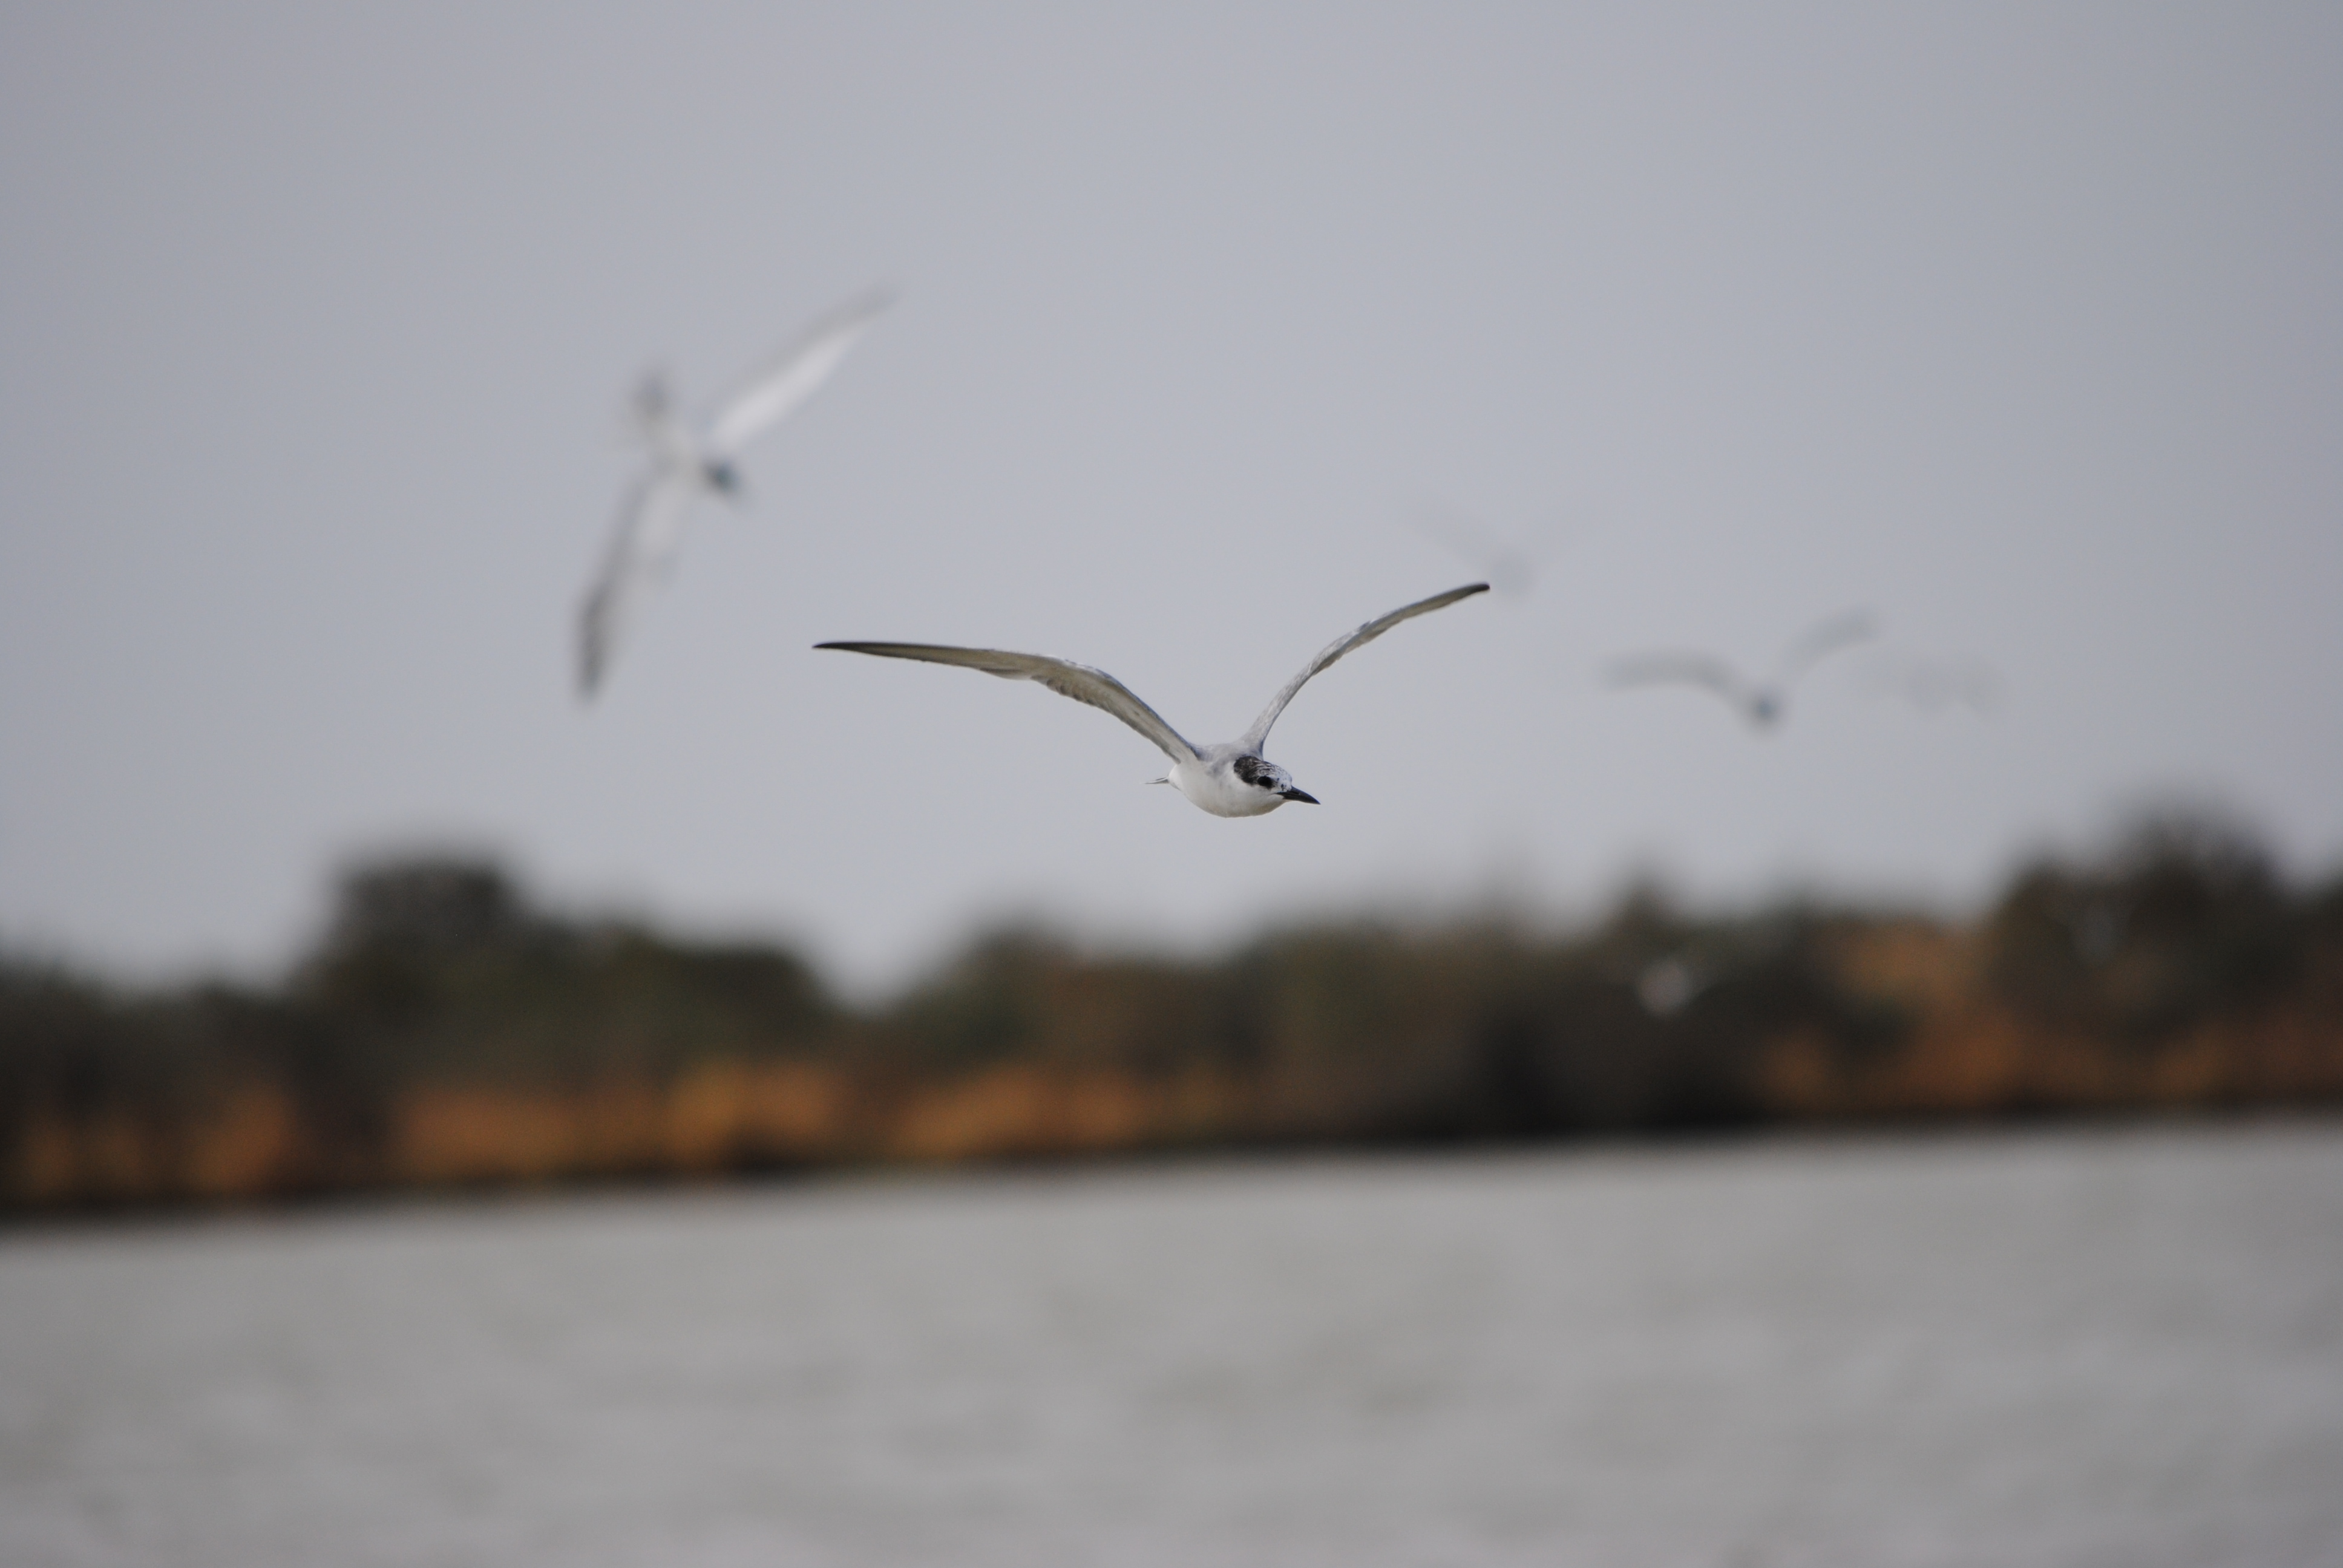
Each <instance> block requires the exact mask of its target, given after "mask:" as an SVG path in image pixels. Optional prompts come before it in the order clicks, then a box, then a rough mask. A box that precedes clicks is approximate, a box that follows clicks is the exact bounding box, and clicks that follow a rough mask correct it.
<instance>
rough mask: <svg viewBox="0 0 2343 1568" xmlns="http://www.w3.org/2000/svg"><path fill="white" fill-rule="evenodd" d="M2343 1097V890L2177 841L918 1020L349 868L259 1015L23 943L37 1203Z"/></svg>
mask: <svg viewBox="0 0 2343 1568" xmlns="http://www.w3.org/2000/svg"><path fill="white" fill-rule="evenodd" d="M2338 1103H2343V885H2330V886H2328V887H2327V888H2325V889H2324V890H2310V891H2304V890H2296V889H2292V888H2289V887H2288V886H2287V885H2286V884H2285V883H2284V882H2283V881H2282V879H2280V878H2278V876H2277V874H2276V873H2275V872H2274V871H2273V869H2271V868H2270V866H2269V865H2268V861H2267V860H2266V859H2264V858H2263V857H2262V856H2261V855H2260V854H2259V853H2258V852H2257V851H2256V850H2255V849H2253V847H2252V846H2251V845H2250V843H2248V842H2247V841H2246V840H2245V839H2242V838H2241V837H2239V836H2238V835H2237V834H2235V833H2225V832H2222V831H2218V830H2216V829H2209V828H2207V827H2205V826H2203V825H2202V824H2191V823H2188V822H2171V821H2167V822H2162V823H2152V824H2150V825H2148V826H2147V827H2146V828H2144V829H2140V830H2139V831H2137V832H2136V833H2135V834H2133V835H2132V836H2131V838H2130V839H2127V840H2126V841H2125V842H2124V843H2123V844H2121V845H2120V846H2119V847H2118V848H2117V849H2115V850H2113V851H2111V852H2110V853H2109V854H2107V856H2105V857H2103V858H2102V859H2100V860H2098V861H2097V862H2095V863H2091V864H2086V865H2074V864H2066V863H2061V862H2056V861H2047V862H2044V863H2042V864H2039V865H2036V866H2035V867H2033V868H2031V869H2028V870H2027V871H2026V872H2025V873H2024V874H2022V875H2021V876H2020V877H2018V878H2017V879H2016V881H2015V882H2014V883H2013V884H2012V886H2011V887H2010V889H2009V890H2008V891H2007V892H2006V894H2005V896H2004V897H2003V898H2002V899H2001V900H1999V902H1998V903H1997V904H1996V907H1995V908H1994V909H1993V910H1991V911H1990V912H1989V913H1988V914H1987V915H1986V917H1985V918H1983V919H1982V920H1977V921H1975V922H1972V923H1967V924H1955V923H1949V922H1946V921H1941V920H1930V919H1925V918H1920V917H1916V916H1913V915H1909V914H1866V913H1862V912H1857V911H1847V910H1827V909H1820V908H1814V907H1805V906H1796V907H1789V908H1784V909H1777V910H1770V911H1765V912H1762V913H1759V914H1755V915H1752V916H1747V917H1743V918H1739V919H1734V920H1694V919H1691V918H1688V917H1686V916H1684V915H1683V914H1681V913H1679V912H1677V911H1675V910H1673V909H1671V908H1670V907H1669V906H1668V905H1667V904H1666V902H1665V901H1664V900H1660V899H1658V898H1657V897H1655V896H1654V895H1652V894H1650V893H1648V892H1643V893H1637V894H1634V895H1631V896H1630V897H1629V898H1628V899H1627V900H1624V902H1623V903H1622V904H1621V906H1620V907H1619V908H1618V910H1615V911H1614V913H1613V915H1612V916H1611V917H1610V918H1609V919H1608V920H1605V921H1604V922H1603V923H1601V924H1600V925H1598V926H1596V927H1594V929H1592V930H1587V931H1584V932H1581V933H1578V934H1575V935H1570V936H1564V937H1548V936H1540V935H1536V934H1534V933H1530V932H1526V931H1523V930H1519V929H1516V928H1513V927H1511V926H1508V925H1505V924H1503V923H1484V924H1465V925H1459V926H1453V927H1450V928H1446V929H1441V930H1421V929H1408V928H1404V927H1402V926H1397V925H1376V924H1358V925H1352V926H1341V927H1330V928H1322V929H1317V930H1295V931H1287V932H1282V933H1272V934H1270V935H1266V936H1263V937H1262V938H1260V939H1258V940H1255V941H1254V942H1253V943H1252V945H1250V946H1248V947H1246V948H1243V949H1242V950H1238V951H1237V952H1235V953H1233V954H1232V955H1230V956H1228V957H1227V958H1224V959H1222V960H1217V961H1211V962H1172V961H1169V960H1152V959H1147V958H1140V957H1129V956H1121V957H1116V956H1099V955H1089V954H1084V953H1082V952H1081V951H1079V950H1075V949H1073V948H1071V947H1070V946H1068V945H1066V944H1063V943H1061V942H1057V941H1054V940H1050V939H1048V938H1046V937H1041V936H1036V935H1033V934H1031V933H1009V934H1003V935H996V936H993V937H990V938H988V939H986V940H982V941H980V942H979V943H977V944H976V945H975V946H973V947H972V948H970V950H968V951H967V952H966V953H965V954H963V955H962V956H961V957H960V959H959V960H957V961H956V962H955V963H953V964H952V965H950V967H948V968H947V969H946V970H944V971H943V972H941V973H940V974H938V975H936V976H935V977H933V978H932V979H931V980H929V981H928V982H926V983H925V984H922V985H920V987H918V988H916V989H915V990H912V991H911V992H910V994H909V995H907V996H905V997H904V998H902V999H901V1000H899V1001H897V1002H895V1003H893V1004H892V1005H890V1006H887V1007H883V1008H879V1009H874V1010H861V1011H856V1010H848V1009H845V1008H842V1007H840V1006H839V1005H837V1004H836V1003H835V1002H833V1001H832V1000H830V998H829V997H828V995H827V994H826V993H825V992H824V990H822V988H821V986H820V984H819V982H818V980H816V978H815V977H814V975H813V974H812V972H811V971H810V970H809V969H808V968H807V967H806V966H805V965H804V964H803V963H802V962H800V961H799V960H797V959H795V958H794V957H792V956H791V955H789V954H788V953H786V952H782V951H779V950H773V949H769V948H759V947H753V946H730V947H717V946H705V945H698V946H695V945H689V944H684V943H679V942H675V941H672V940H666V939H664V938H661V937H659V936H658V935H656V934H654V933H651V932H649V931H645V930H640V929H638V928H634V927H629V926H625V925H619V924H613V923H608V922H579V921H570V920H559V919H556V918H553V917H550V916H548V915H547V914H545V913H543V912H542V911H539V910H535V909H532V908H531V907H529V906H528V903H527V902H526V901H525V900H523V899H522V898H521V897H520V896H519V895H518V892H517V891H516V890H515V889H514V888H513V886H512V884H511V883H510V882H509V880H508V879H506V878H505V877H504V876H503V875H501V874H500V873H498V871H496V870H495V869H492V868H488V867H485V866H478V865H469V864H458V863H447V862H438V861H417V862H411V863H403V864H389V865H382V866H376V867H372V868H367V869H360V870H358V871H357V872H355V873H353V874H352V875H351V876H349V877H348V878H347V879H345V882H344V884H343V887H342V890H341V900H340V906H339V911H338V914H337V918H336V920H335V921H334V923H333V925H332V927H331V929H330V930H328V931H327V933H326V934H325V936H324V938H323V940H321V941H320V942H319V944H318V946H317V950H316V951H315V952H314V953H313V954H312V955H311V956H310V957H309V958H308V959H307V960H305V961H304V962H303V963H302V964H301V965H300V966H299V967H298V968H297V970H296V971H295V972H294V973H293V974H291V975H290V976H289V977H288V978H287V980H286V981H285V982H284V984H282V985H281V986H279V987H277V988H275V989H273V990H268V991H266V992H255V991H245V990H231V989H227V988H223V987H216V986H211V987H200V988H196V989H194V990H186V991H181V992H172V993H165V994H149V995H143V996H126V995H122V994H118V993H116V992H115V991H113V990H109V989H107V988H106V987H103V986H101V985H98V984H96V983H95V982H92V981H90V980H85V979H81V978H77V977H75V976H73V975H70V974H66V973H64V972H61V971H59V970H55V969H54V968H41V967H36V966H31V965H26V964H23V963H8V962H5V961H0V1206H5V1207H6V1208H9V1209H14V1210H16V1211H36V1210H43V1209H53V1208H59V1207H67V1206H77V1205H89V1204H103V1203H123V1202H132V1203H154V1202H168V1201H218V1200H228V1199H249V1198H256V1197H268V1196H278V1195H290V1194H297V1193H303V1192H315V1191H343V1190H354V1189H367V1188H387V1187H400V1186H442V1187H444V1186H472V1185H485V1184H508V1183H532V1182H554V1181H571V1180H578V1179H608V1178H618V1177H642V1176H649V1175H672V1176H693V1175H706V1174H711V1173H719V1172H726V1171H752V1170H779V1169H801V1168H809V1167H818V1166H833V1165H843V1164H857V1163H870V1162H880V1161H915V1162H938V1161H970V1160H986V1159H1001V1158H1029V1159H1030V1158H1055V1157H1066V1156H1078V1155H1098V1154H1108V1153H1118V1152H1130V1151H1151V1150H1154V1151H1161V1150H1178V1149H1190V1148H1199V1147H1211V1146H1218V1147H1230V1146H1238V1145H1253V1146H1262V1145H1273V1144H1286V1145H1291V1144H1297V1143H1306V1142H1328V1141H1342V1142H1368V1141H1458V1140H1472V1139H1523V1138H1542V1137H1553V1136H1561V1135H1567V1134H1570V1133H1574V1132H1581V1131H1605V1132H1613V1133H1618V1132H1635V1131H1666V1130H1673V1129H1687V1128H1702V1127H1723V1126H1732V1125H1745V1124H1752V1123H1757V1122H1765V1121H1841V1122H1844V1121H1865V1120H1876V1119H1896V1120H1904V1121H1912V1120H1918V1119H1926V1118H1939V1119H1941V1118H1953V1117H1959V1118H1979V1117H1990V1116H2000V1115H2010V1114H2041V1113H2054V1112H2055V1113H2063V1114H2080V1113H2090V1112H2107V1111H2127V1112H2137V1111H2160V1110H2168V1109H2175V1108H2206V1107H2241V1106H2308V1105H2335V1104H2338Z"/></svg>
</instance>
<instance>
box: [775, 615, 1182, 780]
mask: <svg viewBox="0 0 2343 1568" xmlns="http://www.w3.org/2000/svg"><path fill="white" fill-rule="evenodd" d="M814 646H815V647H816V648H836V649H838V650H839V651H840V652H841V653H869V654H876V655H877V656H878V657H879V658H916V659H922V660H924V661H926V662H927V663H929V664H957V665H961V666H964V667H966V668H970V669H980V670H982V671H984V673H985V674H987V675H997V676H999V677H1001V678H1002V679H1003V680H1033V681H1039V682H1040V683H1041V685H1043V686H1046V687H1048V688H1049V689H1051V690H1052V691H1054V692H1056V693H1057V694H1058V695H1059V696H1061V697H1071V698H1072V699H1074V700H1075V701H1076V702H1087V703H1089V704H1090V705H1091V707H1092V708H1096V709H1101V710H1103V711H1105V712H1108V713H1111V714H1113V715H1114V716H1115V717H1116V718H1117V719H1121V720H1122V721H1123V722H1124V723H1125V724H1128V725H1130V726H1131V728H1132V729H1136V730H1138V731H1139V732H1140V733H1141V735H1144V736H1146V737H1147V739H1150V740H1152V741H1153V742H1155V744H1156V745H1158V746H1160V747H1161V748H1162V749H1163V753H1164V755H1165V756H1167V757H1169V758H1171V759H1172V761H1174V762H1193V761H1195V760H1196V749H1195V748H1194V747H1193V746H1191V745H1189V744H1188V742H1187V741H1186V739H1183V738H1182V736H1181V734H1180V732H1179V731H1178V730H1176V729H1172V727H1171V726H1170V725H1169V724H1166V723H1165V722H1163V716H1162V715H1161V714H1160V713H1158V712H1156V711H1155V709H1151V708H1150V707H1148V706H1147V704H1145V703H1144V702H1141V701H1140V700H1139V699H1138V697H1137V696H1136V695H1135V694H1134V693H1133V692H1132V691H1131V688H1129V687H1127V686H1125V685H1123V683H1122V682H1121V681H1120V680H1117V679H1116V678H1114V677H1113V676H1111V675H1109V674H1108V673H1107V672H1106V671H1105V670H1103V669H1092V668H1091V667H1090V666H1089V665H1087V664H1076V663H1074V662H1073V661H1072V660H1071V659H1064V658H1050V657H1048V656H1047V655H1045V654H1039V653H1003V652H1001V650H1000V649H998V648H941V647H939V646H937V645H936V644H934V643H929V642H818V643H816V644H814Z"/></svg>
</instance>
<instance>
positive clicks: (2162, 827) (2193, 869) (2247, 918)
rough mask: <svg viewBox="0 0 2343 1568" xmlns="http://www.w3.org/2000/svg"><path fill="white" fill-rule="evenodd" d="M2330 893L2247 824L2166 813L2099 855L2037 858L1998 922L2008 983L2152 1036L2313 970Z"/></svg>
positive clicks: (2086, 1025) (1994, 931)
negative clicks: (2310, 882)
mask: <svg viewBox="0 0 2343 1568" xmlns="http://www.w3.org/2000/svg"><path fill="white" fill-rule="evenodd" d="M2320 924H2321V917H2320V915H2319V904H2318V901H2317V900H2315V899H2314V900H2301V899H2297V898H2295V897H2293V896H2291V895H2290V894H2289V893H2288V890H2287V889H2286V888H2285V887H2284V885H2283V884H2282V883H2281V881H2280V880H2279V879H2278V873H2277V871H2276V869H2274V868H2273V867H2272V865H2271V864H2270V861H2269V859H2268V855H2267V854H2266V853H2264V851H2263V850H2262V849H2260V847H2259V846H2258V844H2256V843H2255V842H2254V841H2253V840H2252V839H2250V838H2248V837H2247V835H2246V834H2245V833H2244V832H2242V831H2241V830H2239V829H2237V828H2235V827H2233V826H2230V825H2227V824H2225V823H2222V822H2220V821H2218V820H2217V819H2208V818H2205V817H2201V816H2170V815H2167V816H2160V817H2157V818H2153V819H2149V820H2147V822H2145V823H2143V824H2141V825H2140V826H2138V827H2137V828H2135V829H2133V830H2132V831H2131V832H2130V833H2129V834H2128V835H2127V837H2126V838H2125V839H2122V840H2121V841H2120V842H2119V843H2118V844H2117V847H2116V849H2115V850H2114V851H2113V852H2112V853H2111V854H2109V855H2107V856H2106V857H2105V858H2103V859H2100V860H2099V861H2098V862H2097V863H2096V864H2083V865H2077V864H2072V863H2069V862H2066V861H2063V860H2058V859H2044V860H2041V861H2039V862H2037V863H2036V864H2034V865H2032V866H2029V867H2028V868H2026V869H2025V870H2024V871H2023V872H2021V873H2020V874H2019V876H2018V878H2017V880H2016V884H2015V885H2014V886H2013V887H2012V888H2011V890H2010V891H2009V892H2008V893H2007V894H2006V896H2005V897H2004V898H2003V900H2002V901H2001V903H2000V905H1999V906H1998V907H1997V908H1996V910H1995V911H1994V913H1993V916H1992V918H1991V920H1990V921H1989V923H1988V927H1987V938H1988V940H1989V943H1990V950H1991V960H1990V961H1991V972H1992V976H1993V980H1994V982H1995V984H1996V986H1997V987H1998V988H1999V990H2001V992H2002V993H2003V994H2004V995H2005V996H2006V998H2007V999H2008V1000H2010V1001H2011V1002H2013V1003H2014V1004H2015V1005H2016V1006H2018V1007H2020V1008H2021V1009H2024V1010H2027V1011H2029V1012H2031V1013H2033V1014H2035V1015H2036V1016H2039V1017H2041V1018H2044V1019H2046V1020H2051V1021H2054V1022H2056V1023H2058V1024H2061V1025H2063V1026H2065V1027H2067V1028H2070V1029H2073V1030H2077V1031H2078V1032H2084V1033H2090V1034H2097V1035H2105V1036H2107V1037H2110V1038H2116V1039H2121V1040H2128V1041H2132V1042H2134V1043H2136V1044H2150V1043H2154V1042H2156V1041H2158V1040H2164V1039H2167V1038H2169V1037H2170V1036H2172V1035H2174V1034H2176V1033H2178V1032H2180V1031H2182V1030H2187V1029H2188V1028H2189V1027H2191V1026H2192V1025H2195V1024H2197V1023H2198V1022H2201V1021H2202V1020H2206V1019H2207V1018H2210V1017H2213V1016H2215V1015H2217V1014H2221V1013H2226V1012H2230V1011H2234V1010H2239V1009H2244V1008H2250V1007H2253V1006H2255V1005H2257V1004H2258V1003H2261V1002H2264V1001H2267V1000H2269V999H2270V998H2272V997H2274V996H2276V995H2278V993H2280V992H2281V991H2283V990H2286V989H2287V988H2288V986H2290V985H2291V984H2293V983H2294V982H2295V981H2296V980H2298V978H2300V976H2301V974H2302V972H2303V970H2304V966H2305V964H2306V962H2307V961H2308V958H2309V955H2310V954H2311V952H2312V951H2313V950H2314V948H2315V946H2316V945H2317V937H2318V928H2319V926H2320Z"/></svg>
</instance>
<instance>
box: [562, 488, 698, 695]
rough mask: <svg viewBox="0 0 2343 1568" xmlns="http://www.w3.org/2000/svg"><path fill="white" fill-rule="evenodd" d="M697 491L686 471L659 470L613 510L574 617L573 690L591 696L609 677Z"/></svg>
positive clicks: (676, 544) (677, 542) (666, 566)
mask: <svg viewBox="0 0 2343 1568" xmlns="http://www.w3.org/2000/svg"><path fill="white" fill-rule="evenodd" d="M698 487H699V486H698V483H697V481H695V480H694V478H693V477H692V476H691V474H690V473H689V472H688V471H686V470H685V469H682V468H679V467H672V466H661V467H655V468H653V469H652V470H651V471H650V472H649V473H648V474H646V475H644V476H643V477H641V478H640V479H638V480H637V481H636V482H635V486H634V488H633V489H632V490H630V491H628V495H627V499H626V502H625V504H624V505H623V506H622V507H620V508H619V510H618V528H616V530H615V531H613V532H612V534H611V536H610V544H609V548H608V549H607V550H606V551H604V552H603V556H602V568H601V570H600V571H598V572H597V573H596V574H595V577H594V581H593V584H592V586H591V587H589V588H588V589H587V590H586V602H585V604H584V605H583V606H581V607H580V608H579V610H578V692H579V694H580V695H581V696H585V697H589V698H590V697H592V696H593V695H594V693H595V691H596V689H598V688H599V687H600V685H601V684H602V678H603V677H604V676H605V675H606V674H608V671H609V668H610V660H611V659H612V658H615V657H616V656H617V654H618V642H619V639H620V638H622V637H624V636H625V635H626V629H627V627H628V623H629V622H631V621H632V620H633V619H634V618H635V614H636V611H637V609H638V608H639V606H640V604H641V602H642V599H643V598H644V596H645V595H646V594H648V593H649V591H650V589H651V588H652V587H653V585H655V584H657V583H659V582H660V581H662V580H663V579H664V578H666V576H667V574H668V573H669V571H670V570H671V569H672V568H674V565H675V558H676V554H677V552H678V550H679V548H680V547H681V545H682V543H683V523H684V518H685V515H686V513H687V512H689V509H690V506H691V498H692V492H693V491H694V490H696V489H697V488H698Z"/></svg>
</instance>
